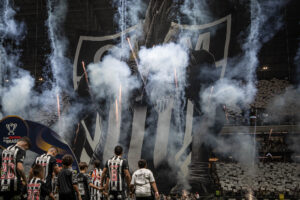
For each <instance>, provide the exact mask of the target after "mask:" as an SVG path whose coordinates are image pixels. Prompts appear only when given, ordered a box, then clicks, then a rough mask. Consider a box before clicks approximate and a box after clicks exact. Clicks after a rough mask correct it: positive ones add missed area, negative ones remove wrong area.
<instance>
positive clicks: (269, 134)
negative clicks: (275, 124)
mask: <svg viewBox="0 0 300 200" xmlns="http://www.w3.org/2000/svg"><path fill="white" fill-rule="evenodd" d="M272 131H273V129H270V133H269V141H270V139H271V135H272Z"/></svg>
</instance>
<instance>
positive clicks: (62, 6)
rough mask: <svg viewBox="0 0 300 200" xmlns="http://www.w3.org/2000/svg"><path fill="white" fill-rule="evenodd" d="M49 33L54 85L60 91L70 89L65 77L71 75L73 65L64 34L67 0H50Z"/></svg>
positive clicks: (48, 6)
mask: <svg viewBox="0 0 300 200" xmlns="http://www.w3.org/2000/svg"><path fill="white" fill-rule="evenodd" d="M47 8H48V20H47V23H46V25H47V27H48V34H49V40H50V43H51V50H52V52H51V55H50V56H49V62H50V65H51V69H52V73H53V79H54V80H53V81H54V85H53V87H56V90H57V91H58V92H59V91H60V90H61V89H63V90H65V92H66V91H68V90H67V89H69V88H70V85H69V82H68V81H67V80H66V78H65V77H71V72H72V70H71V69H72V66H71V63H70V61H69V59H68V58H67V57H66V50H67V46H68V41H67V39H66V38H65V36H64V34H63V29H62V26H63V24H64V21H65V18H66V13H67V1H66V0H59V1H52V0H48V2H47Z"/></svg>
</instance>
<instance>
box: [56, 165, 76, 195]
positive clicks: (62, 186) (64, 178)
mask: <svg viewBox="0 0 300 200" xmlns="http://www.w3.org/2000/svg"><path fill="white" fill-rule="evenodd" d="M77 183H78V182H77V176H76V174H75V173H74V172H73V171H72V169H66V168H64V169H62V170H61V171H60V172H59V174H58V176H57V186H58V188H59V196H60V197H61V196H70V199H72V198H75V190H74V188H73V185H75V184H77Z"/></svg>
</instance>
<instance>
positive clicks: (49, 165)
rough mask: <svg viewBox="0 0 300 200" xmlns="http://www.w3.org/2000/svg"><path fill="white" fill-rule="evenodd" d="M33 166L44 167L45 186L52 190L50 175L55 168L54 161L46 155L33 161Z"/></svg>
mask: <svg viewBox="0 0 300 200" xmlns="http://www.w3.org/2000/svg"><path fill="white" fill-rule="evenodd" d="M34 163H35V164H39V165H41V166H43V167H44V177H45V181H46V185H47V186H48V187H50V188H52V174H53V170H54V167H55V166H56V159H55V158H54V157H53V156H51V155H48V154H43V155H41V156H38V157H37V158H36V159H35V162H34Z"/></svg>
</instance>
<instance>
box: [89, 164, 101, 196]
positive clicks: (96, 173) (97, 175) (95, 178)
mask: <svg viewBox="0 0 300 200" xmlns="http://www.w3.org/2000/svg"><path fill="white" fill-rule="evenodd" d="M100 165H101V162H100V160H95V161H94V169H93V171H92V172H91V178H92V184H93V185H95V186H96V187H97V189H95V188H93V187H91V200H100V199H102V197H103V195H102V193H101V192H100V190H99V189H98V188H100V186H101V176H102V170H101V168H100Z"/></svg>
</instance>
